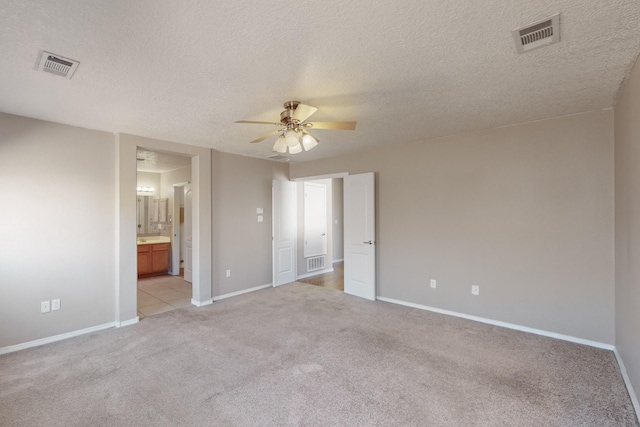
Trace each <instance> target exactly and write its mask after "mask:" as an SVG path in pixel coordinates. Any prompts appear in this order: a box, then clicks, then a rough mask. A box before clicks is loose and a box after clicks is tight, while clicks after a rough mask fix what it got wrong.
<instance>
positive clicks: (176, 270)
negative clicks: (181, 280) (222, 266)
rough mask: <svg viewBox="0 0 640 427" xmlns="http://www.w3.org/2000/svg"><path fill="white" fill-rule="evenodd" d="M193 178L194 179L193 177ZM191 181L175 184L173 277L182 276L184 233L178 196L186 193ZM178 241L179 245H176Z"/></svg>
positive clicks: (172, 248)
mask: <svg viewBox="0 0 640 427" xmlns="http://www.w3.org/2000/svg"><path fill="white" fill-rule="evenodd" d="M192 178H193V177H192ZM190 183H191V181H185V182H178V183H176V184H173V213H172V218H173V221H172V224H171V225H172V228H173V229H172V230H171V231H172V233H173V242H174V244H173V246H171V275H173V276H178V275H180V249H181V244H182V240H181V239H182V238H183V236H182V232H181V231H180V204H179V203H177V201H176V200H177V197H176V195H177V194H179V193H184V186H185V185H187V184H190ZM176 240H177V241H178V245H177V246H176V245H175V242H176Z"/></svg>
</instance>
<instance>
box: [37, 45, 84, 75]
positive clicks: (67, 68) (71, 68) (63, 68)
mask: <svg viewBox="0 0 640 427" xmlns="http://www.w3.org/2000/svg"><path fill="white" fill-rule="evenodd" d="M78 65H80V63H79V62H78V61H74V60H73V59H69V58H65V57H63V56H60V55H56V54H55V53H51V52H47V51H44V50H43V51H42V55H41V56H40V62H39V63H38V71H45V72H47V73H51V74H55V75H57V76H62V77H66V78H67V79H70V78H71V76H73V73H74V72H75V71H76V68H78Z"/></svg>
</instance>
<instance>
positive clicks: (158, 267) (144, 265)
mask: <svg viewBox="0 0 640 427" xmlns="http://www.w3.org/2000/svg"><path fill="white" fill-rule="evenodd" d="M170 253H171V244H170V243H155V244H149V245H138V277H144V276H154V275H158V274H165V273H167V272H168V271H169V254H170Z"/></svg>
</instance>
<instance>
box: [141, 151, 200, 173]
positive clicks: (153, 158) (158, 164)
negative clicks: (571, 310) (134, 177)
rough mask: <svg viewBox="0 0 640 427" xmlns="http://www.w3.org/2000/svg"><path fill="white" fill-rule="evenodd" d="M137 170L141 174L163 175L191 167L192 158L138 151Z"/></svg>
mask: <svg viewBox="0 0 640 427" xmlns="http://www.w3.org/2000/svg"><path fill="white" fill-rule="evenodd" d="M136 154H137V156H136V157H137V158H138V162H137V170H138V171H139V172H155V173H163V172H169V171H172V170H175V169H179V168H184V167H187V166H191V157H187V156H178V155H175V154H167V153H163V152H158V151H149V150H144V149H140V148H139V149H138V151H137V153H136Z"/></svg>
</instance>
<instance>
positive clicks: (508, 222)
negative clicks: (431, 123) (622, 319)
mask: <svg viewBox="0 0 640 427" xmlns="http://www.w3.org/2000/svg"><path fill="white" fill-rule="evenodd" d="M369 171H372V172H375V173H376V185H377V188H376V198H377V200H376V205H377V206H376V215H377V230H376V235H377V239H378V240H377V265H378V267H377V278H378V284H377V294H378V295H380V296H383V297H387V298H392V299H397V300H402V301H406V302H412V303H416V304H423V305H427V306H432V307H437V308H441V309H446V310H452V311H455V312H460V313H465V314H469V315H475V316H481V317H485V318H489V319H494V320H499V321H504V322H510V323H514V324H518V325H522V326H527V327H532V328H537V329H542V330H546V331H550V332H555V333H560V334H566V335H570V336H574V337H578V338H582V339H588V340H593V341H597V342H601V343H608V344H613V343H614V273H613V272H614V258H613V255H614V248H613V244H614V243H613V221H614V218H613V215H614V210H613V206H614V199H613V111H611V110H609V111H601V112H593V113H588V114H582V115H576V116H571V117H564V118H558V119H552V120H546V121H540V122H535V123H529V124H524V125H518V126H511V127H505V128H500V129H493V130H488V131H481V132H473V133H468V134H464V135H457V136H452V137H447V138H440V139H436V140H430V141H426V142H422V143H412V144H406V145H402V146H397V147H395V148H393V149H379V150H374V151H369V152H364V153H358V154H354V155H350V156H345V157H340V158H332V159H326V160H320V161H315V162H306V163H296V164H292V165H291V176H292V178H298V177H302V176H316V175H322V174H329V173H337V172H349V173H359V172H369ZM431 278H434V279H437V281H438V288H437V289H435V290H434V289H431V288H430V287H429V279H431ZM472 284H476V285H480V295H479V296H472V295H471V292H470V290H471V285H472Z"/></svg>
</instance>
